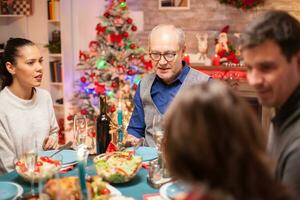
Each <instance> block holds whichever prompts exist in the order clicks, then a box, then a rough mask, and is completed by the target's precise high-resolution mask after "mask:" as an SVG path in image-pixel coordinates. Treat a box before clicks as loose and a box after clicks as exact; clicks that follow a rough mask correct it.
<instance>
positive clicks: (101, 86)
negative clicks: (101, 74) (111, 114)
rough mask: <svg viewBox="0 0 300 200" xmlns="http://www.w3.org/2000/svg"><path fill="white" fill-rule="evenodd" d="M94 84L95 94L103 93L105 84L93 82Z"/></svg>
mask: <svg viewBox="0 0 300 200" xmlns="http://www.w3.org/2000/svg"><path fill="white" fill-rule="evenodd" d="M94 85H95V92H96V93H97V94H105V85H104V84H99V83H98V82H95V83H94Z"/></svg>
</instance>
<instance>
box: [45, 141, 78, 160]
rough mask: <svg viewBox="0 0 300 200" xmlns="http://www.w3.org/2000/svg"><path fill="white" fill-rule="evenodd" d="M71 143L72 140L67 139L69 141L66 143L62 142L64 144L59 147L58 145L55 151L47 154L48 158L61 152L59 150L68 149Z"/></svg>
mask: <svg viewBox="0 0 300 200" xmlns="http://www.w3.org/2000/svg"><path fill="white" fill-rule="evenodd" d="M72 144H73V142H72V141H69V142H67V143H66V144H64V145H62V146H60V147H58V150H57V151H56V152H54V153H53V154H51V155H50V156H49V158H51V157H53V156H54V155H56V154H58V153H59V152H61V151H62V150H64V149H69V148H70V147H71V146H72Z"/></svg>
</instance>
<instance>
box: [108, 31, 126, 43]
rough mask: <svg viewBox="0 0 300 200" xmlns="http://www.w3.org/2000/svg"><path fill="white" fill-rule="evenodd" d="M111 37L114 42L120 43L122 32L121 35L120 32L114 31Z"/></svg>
mask: <svg viewBox="0 0 300 200" xmlns="http://www.w3.org/2000/svg"><path fill="white" fill-rule="evenodd" d="M109 37H110V41H111V42H112V43H120V42H121V41H122V39H123V38H122V35H121V34H120V35H119V34H114V33H112V34H110V35H109Z"/></svg>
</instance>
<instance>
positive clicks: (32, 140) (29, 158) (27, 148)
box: [22, 135, 38, 196]
mask: <svg viewBox="0 0 300 200" xmlns="http://www.w3.org/2000/svg"><path fill="white" fill-rule="evenodd" d="M37 158H38V146H37V137H36V135H34V136H33V137H30V136H26V135H25V136H22V159H23V160H24V163H25V166H26V167H27V170H28V173H29V176H30V177H31V179H30V183H31V186H30V193H31V195H32V196H34V195H35V192H34V177H35V172H34V171H35V165H36V162H37Z"/></svg>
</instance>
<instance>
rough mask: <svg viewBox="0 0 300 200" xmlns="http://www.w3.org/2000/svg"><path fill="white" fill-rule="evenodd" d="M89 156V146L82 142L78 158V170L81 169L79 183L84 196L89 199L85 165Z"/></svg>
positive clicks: (78, 150) (85, 199) (86, 199)
mask: <svg viewBox="0 0 300 200" xmlns="http://www.w3.org/2000/svg"><path fill="white" fill-rule="evenodd" d="M87 157H88V150H87V146H86V145H84V144H81V145H79V146H78V148H77V160H78V171H79V183H80V187H81V193H82V198H83V199H84V200H88V199H89V198H88V190H87V186H86V180H85V166H86V162H87Z"/></svg>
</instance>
